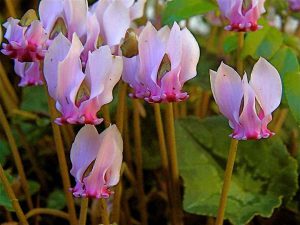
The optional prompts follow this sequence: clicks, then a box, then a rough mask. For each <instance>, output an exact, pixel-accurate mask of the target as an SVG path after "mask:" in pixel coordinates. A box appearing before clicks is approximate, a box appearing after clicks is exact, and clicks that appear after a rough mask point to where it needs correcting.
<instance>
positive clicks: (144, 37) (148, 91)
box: [123, 22, 200, 102]
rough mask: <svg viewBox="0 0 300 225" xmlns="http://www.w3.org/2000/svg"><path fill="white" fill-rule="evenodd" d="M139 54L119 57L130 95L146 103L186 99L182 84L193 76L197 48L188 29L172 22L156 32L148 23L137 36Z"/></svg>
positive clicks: (195, 72) (197, 52)
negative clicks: (131, 91)
mask: <svg viewBox="0 0 300 225" xmlns="http://www.w3.org/2000/svg"><path fill="white" fill-rule="evenodd" d="M138 50H139V55H137V56H134V57H132V58H125V57H124V58H123V60H124V71H123V80H124V81H125V82H126V83H128V84H129V85H130V86H131V87H132V88H133V93H132V94H131V96H132V97H135V98H143V99H145V100H146V101H148V102H176V101H183V100H185V99H187V98H188V94H187V93H186V92H182V87H183V85H184V83H185V82H186V81H188V80H189V79H191V78H193V77H195V76H196V74H197V71H196V67H197V63H198V61H199V57H200V49H199V46H198V43H197V41H196V40H195V38H194V37H193V35H192V34H191V32H190V31H189V30H188V29H187V28H184V29H183V30H180V27H179V26H178V24H177V23H174V25H173V27H172V29H171V30H170V29H169V28H168V27H167V26H165V27H163V28H161V29H160V30H159V31H157V30H156V29H155V28H154V27H153V25H152V24H151V23H150V22H148V23H147V25H146V27H145V28H144V29H143V30H142V32H141V33H140V35H139V37H138Z"/></svg>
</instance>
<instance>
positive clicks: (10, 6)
mask: <svg viewBox="0 0 300 225" xmlns="http://www.w3.org/2000/svg"><path fill="white" fill-rule="evenodd" d="M5 4H6V8H7V10H8V12H9V15H10V16H12V17H14V18H16V17H17V13H16V10H15V7H14V5H13V2H12V0H5Z"/></svg>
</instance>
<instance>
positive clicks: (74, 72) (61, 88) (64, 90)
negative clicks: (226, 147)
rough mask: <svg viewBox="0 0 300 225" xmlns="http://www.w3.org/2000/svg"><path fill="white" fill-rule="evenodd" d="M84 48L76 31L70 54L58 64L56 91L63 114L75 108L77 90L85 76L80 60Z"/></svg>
mask: <svg viewBox="0 0 300 225" xmlns="http://www.w3.org/2000/svg"><path fill="white" fill-rule="evenodd" d="M82 50H83V46H82V44H81V42H80V40H79V38H78V37H77V35H76V33H74V35H73V39H72V44H71V47H70V50H69V52H68V55H67V56H66V58H65V59H64V60H63V61H62V62H59V64H58V78H57V86H56V91H57V101H58V102H59V103H60V104H61V105H62V106H63V108H64V112H63V114H68V113H71V112H70V111H69V110H73V107H74V105H75V98H76V95H77V92H78V90H79V87H80V85H81V83H82V81H83V79H84V77H85V75H84V73H83V72H82V68H81V60H80V55H81V52H82ZM69 107H70V108H69Z"/></svg>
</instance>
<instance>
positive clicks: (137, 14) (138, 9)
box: [130, 0, 146, 20]
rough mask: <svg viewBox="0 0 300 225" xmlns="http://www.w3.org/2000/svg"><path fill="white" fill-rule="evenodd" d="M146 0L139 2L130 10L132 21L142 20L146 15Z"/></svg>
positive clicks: (138, 0)
mask: <svg viewBox="0 0 300 225" xmlns="http://www.w3.org/2000/svg"><path fill="white" fill-rule="evenodd" d="M145 3H146V0H137V1H136V2H135V3H134V4H133V6H132V7H131V8H130V17H131V19H132V20H135V19H137V18H141V17H142V16H143V15H144V7H145Z"/></svg>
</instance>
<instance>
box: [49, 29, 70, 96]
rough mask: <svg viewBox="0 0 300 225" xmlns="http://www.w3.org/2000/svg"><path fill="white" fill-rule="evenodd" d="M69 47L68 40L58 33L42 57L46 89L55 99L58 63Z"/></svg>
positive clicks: (63, 57) (64, 56)
mask: <svg viewBox="0 0 300 225" xmlns="http://www.w3.org/2000/svg"><path fill="white" fill-rule="evenodd" d="M70 47H71V43H70V41H69V40H68V39H67V38H66V37H65V36H64V35H63V34H61V33H60V34H59V35H58V36H57V37H56V38H55V39H54V40H53V42H52V44H51V45H50V47H49V49H48V51H47V53H46V55H45V59H44V76H45V80H46V82H47V86H48V91H49V94H50V96H51V97H52V98H54V99H57V98H58V96H57V82H58V75H59V74H58V64H59V63H60V62H62V61H63V60H64V59H65V58H66V56H67V54H68V52H69V50H70Z"/></svg>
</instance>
